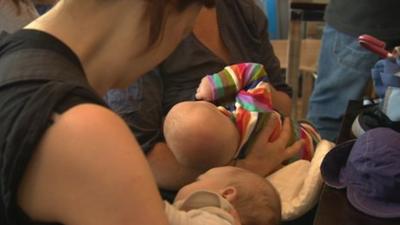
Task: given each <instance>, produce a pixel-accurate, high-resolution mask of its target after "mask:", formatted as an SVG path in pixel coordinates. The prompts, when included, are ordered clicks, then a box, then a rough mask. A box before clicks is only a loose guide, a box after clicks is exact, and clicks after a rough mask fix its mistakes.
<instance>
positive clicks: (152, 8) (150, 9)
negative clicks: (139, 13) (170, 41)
mask: <svg viewBox="0 0 400 225" xmlns="http://www.w3.org/2000/svg"><path fill="white" fill-rule="evenodd" d="M147 1H148V6H147V9H146V15H145V16H146V17H147V19H148V20H149V24H150V31H149V42H148V46H149V47H150V46H152V45H154V44H155V43H156V42H157V40H158V39H159V38H160V35H161V33H162V30H163V27H164V23H165V9H166V6H167V4H168V3H170V2H171V3H172V4H175V5H176V9H177V10H178V11H180V12H181V11H183V10H185V9H186V8H187V7H188V6H190V5H191V4H201V5H204V6H206V7H208V8H210V7H213V6H214V4H215V0H147Z"/></svg>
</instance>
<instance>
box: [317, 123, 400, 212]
mask: <svg viewBox="0 0 400 225" xmlns="http://www.w3.org/2000/svg"><path fill="white" fill-rule="evenodd" d="M321 174H322V177H323V178H324V180H325V182H326V184H327V185H328V186H331V187H334V188H347V199H348V200H349V202H350V203H351V204H352V205H353V206H354V207H355V208H357V209H358V210H360V211H362V212H364V213H366V214H368V215H371V216H376V217H382V218H398V217H400V133H398V132H396V131H393V130H392V129H389V128H376V129H371V130H368V131H367V132H366V133H364V134H363V135H361V136H360V137H359V138H358V139H357V140H352V141H348V142H345V143H343V144H339V145H337V146H336V147H334V148H333V149H332V150H331V151H330V152H328V154H327V155H326V156H325V158H324V160H323V162H322V164H321Z"/></svg>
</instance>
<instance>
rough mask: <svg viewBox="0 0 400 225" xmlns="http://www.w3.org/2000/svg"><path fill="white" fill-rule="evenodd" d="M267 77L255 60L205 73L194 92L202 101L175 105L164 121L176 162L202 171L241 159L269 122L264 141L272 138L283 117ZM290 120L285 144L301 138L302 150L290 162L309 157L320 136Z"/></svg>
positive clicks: (307, 124)
mask: <svg viewBox="0 0 400 225" xmlns="http://www.w3.org/2000/svg"><path fill="white" fill-rule="evenodd" d="M267 78H268V77H267V73H266V72H265V70H264V68H263V66H262V65H261V64H256V63H242V64H235V65H232V66H228V67H225V69H224V70H223V71H220V72H219V73H216V74H213V75H208V76H205V77H204V78H203V79H202V81H201V83H200V85H199V87H198V89H197V93H196V98H197V99H199V100H205V101H193V102H182V103H179V104H177V105H175V106H174V107H173V108H172V109H171V110H170V112H169V113H168V114H167V116H166V118H165V121H164V135H165V139H166V142H167V145H168V146H169V148H170V149H171V151H172V152H173V154H174V155H175V157H176V159H177V160H178V162H179V163H181V164H182V165H185V166H187V167H191V168H196V169H203V170H206V169H209V168H212V167H217V166H223V165H227V164H229V163H230V162H231V161H232V160H234V159H237V158H244V157H245V156H246V154H247V151H248V150H249V149H250V146H251V145H252V143H253V142H254V141H255V138H257V135H258V133H259V132H260V131H261V129H262V128H263V127H264V126H266V124H267V122H268V121H269V122H270V123H272V124H273V126H274V128H275V129H274V132H273V133H272V135H271V136H270V137H269V141H271V142H272V141H274V140H276V139H277V138H278V137H279V135H280V133H281V129H282V122H283V119H282V116H281V114H280V113H279V112H277V111H276V110H274V108H273V96H274V91H275V90H274V89H273V88H272V87H270V85H269V83H267V82H266V81H265V80H267ZM210 102H212V103H214V104H212V103H210ZM215 104H219V105H222V106H218V107H216V106H215ZM291 121H292V123H291V125H292V131H293V132H292V137H291V140H290V141H289V143H288V145H291V144H292V143H294V142H295V141H296V140H299V139H300V138H301V139H303V140H304V145H303V148H302V150H301V152H300V153H299V155H298V156H297V157H296V158H293V159H291V161H294V160H296V159H300V158H301V159H306V160H311V159H312V156H313V153H314V148H315V146H316V144H317V143H318V142H319V141H320V139H321V138H320V136H319V134H318V132H317V131H316V130H315V129H314V128H313V126H311V125H310V124H309V123H306V122H302V123H298V122H295V121H294V120H291Z"/></svg>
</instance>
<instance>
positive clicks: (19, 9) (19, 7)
mask: <svg viewBox="0 0 400 225" xmlns="http://www.w3.org/2000/svg"><path fill="white" fill-rule="evenodd" d="M12 1H13V2H14V4H15V5H16V6H17V14H18V15H19V14H20V13H21V5H20V4H21V3H28V1H29V0H12Z"/></svg>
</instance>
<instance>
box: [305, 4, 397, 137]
mask: <svg viewBox="0 0 400 225" xmlns="http://www.w3.org/2000/svg"><path fill="white" fill-rule="evenodd" d="M399 9H400V1H398V0H385V1H382V0H331V1H330V3H329V4H328V6H327V8H326V12H325V20H326V25H325V29H324V33H323V38H322V46H321V53H320V58H319V64H318V65H319V66H318V67H319V69H318V77H317V80H316V82H315V86H314V90H313V93H312V95H311V98H310V104H309V110H308V116H307V117H308V119H309V120H311V121H312V122H313V123H314V124H315V126H316V128H317V129H318V130H319V131H320V133H321V136H322V138H325V139H328V140H331V141H334V140H335V139H336V138H337V136H338V133H339V129H340V125H341V121H342V118H343V115H344V112H345V110H346V107H347V104H348V102H349V100H360V99H362V97H363V93H364V91H365V88H366V87H367V83H368V81H369V80H370V79H371V78H370V77H371V68H372V67H373V66H374V64H375V63H376V62H377V61H378V59H379V57H378V56H377V55H376V54H374V53H372V52H370V51H369V50H367V49H364V48H363V47H361V46H360V45H359V43H358V36H359V35H362V34H369V35H372V36H375V37H376V38H378V39H381V40H383V41H385V42H386V44H387V48H388V50H391V49H392V48H393V47H395V46H397V45H400V24H399V22H398V13H399Z"/></svg>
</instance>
